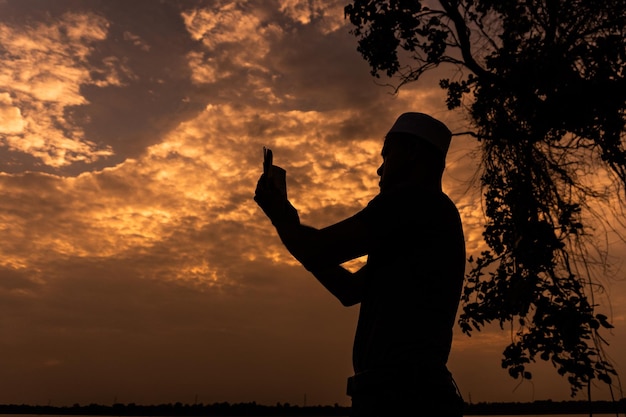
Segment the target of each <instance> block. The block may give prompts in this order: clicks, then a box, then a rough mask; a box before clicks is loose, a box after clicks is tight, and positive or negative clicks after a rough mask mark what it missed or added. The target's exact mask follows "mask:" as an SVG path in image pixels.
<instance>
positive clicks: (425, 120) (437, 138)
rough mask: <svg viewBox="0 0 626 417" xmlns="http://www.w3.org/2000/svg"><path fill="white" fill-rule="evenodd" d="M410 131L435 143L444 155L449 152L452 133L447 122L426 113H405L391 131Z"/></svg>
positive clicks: (409, 132)
mask: <svg viewBox="0 0 626 417" xmlns="http://www.w3.org/2000/svg"><path fill="white" fill-rule="evenodd" d="M393 132H397V133H408V134H411V135H414V136H417V137H419V138H421V139H424V140H426V141H427V142H430V143H431V144H433V145H434V146H435V147H436V148H437V149H439V150H440V151H441V152H442V153H443V155H444V156H446V154H447V153H448V148H449V147H450V140H451V139H452V133H451V132H450V130H449V129H448V128H447V127H446V125H445V124H443V123H442V122H440V121H439V120H437V119H435V118H433V117H431V116H429V115H427V114H424V113H415V112H409V113H403V114H401V115H400V117H398V119H397V120H396V122H395V123H394V124H393V126H391V129H390V130H389V133H393Z"/></svg>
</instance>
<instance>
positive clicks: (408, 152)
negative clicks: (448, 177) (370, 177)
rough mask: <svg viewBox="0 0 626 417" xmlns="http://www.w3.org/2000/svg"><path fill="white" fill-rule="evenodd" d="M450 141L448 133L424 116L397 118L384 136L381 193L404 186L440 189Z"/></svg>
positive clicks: (438, 122)
mask: <svg viewBox="0 0 626 417" xmlns="http://www.w3.org/2000/svg"><path fill="white" fill-rule="evenodd" d="M451 138H452V135H451V133H450V130H448V128H447V127H446V126H445V125H444V124H443V123H441V122H440V121H438V120H436V119H434V118H433V117H431V116H429V115H427V114H424V113H404V114H402V115H400V117H398V119H397V120H396V122H395V123H394V124H393V126H392V127H391V129H390V130H389V132H388V133H387V135H386V136H385V144H384V146H383V150H382V156H383V164H382V165H381V166H380V168H379V169H378V175H380V177H381V180H380V186H381V190H382V189H385V188H390V187H394V186H397V185H400V184H403V183H416V184H420V185H421V186H433V187H441V176H442V174H443V170H444V167H445V158H446V153H447V151H448V148H449V146H450V140H451Z"/></svg>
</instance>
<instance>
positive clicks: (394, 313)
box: [254, 113, 465, 417]
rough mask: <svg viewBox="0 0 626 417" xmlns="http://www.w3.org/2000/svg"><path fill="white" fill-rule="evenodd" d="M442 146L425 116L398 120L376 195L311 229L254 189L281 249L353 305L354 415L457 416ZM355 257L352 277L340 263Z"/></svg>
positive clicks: (452, 267) (454, 250) (451, 227)
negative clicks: (358, 262) (360, 261)
mask: <svg viewBox="0 0 626 417" xmlns="http://www.w3.org/2000/svg"><path fill="white" fill-rule="evenodd" d="M450 139H451V133H450V131H449V130H448V128H447V127H446V126H445V125H444V124H443V123H441V122H440V121H438V120H436V119H434V118H432V117H431V116H428V115H426V114H423V113H404V114H402V115H401V116H400V117H399V118H398V119H397V120H396V122H395V123H394V124H393V126H392V127H391V129H390V130H389V133H387V135H386V137H385V141H384V145H383V148H382V152H381V155H382V158H383V163H382V165H381V166H380V167H379V168H378V171H377V173H378V175H379V176H380V183H379V185H380V193H379V194H378V195H377V196H376V197H374V198H373V199H372V200H371V201H370V202H369V204H368V205H367V206H366V207H365V208H364V209H363V210H361V211H360V212H358V213H356V214H355V215H353V216H352V217H349V218H347V219H345V220H343V221H340V222H339V223H336V224H334V225H331V226H328V227H325V228H323V229H319V230H318V229H315V228H312V227H309V226H305V225H303V224H301V223H300V220H299V216H298V212H297V211H296V209H295V208H294V207H293V206H292V205H291V203H290V202H289V201H288V200H287V198H286V195H285V193H284V190H283V191H280V190H279V189H278V188H279V187H276V186H275V185H274V183H273V182H271V181H268V178H267V177H268V175H266V174H263V175H262V176H261V178H260V179H259V182H258V184H257V189H256V194H255V197H254V199H255V201H256V202H257V204H258V205H259V206H260V207H261V208H262V209H263V211H264V212H265V214H266V215H267V216H268V217H269V218H270V220H271V221H272V223H273V224H274V226H275V227H276V230H277V232H278V235H279V236H280V238H281V240H282V242H283V243H284V245H285V246H286V248H287V249H288V250H289V252H291V254H292V255H293V256H294V257H295V258H296V259H297V260H298V261H300V262H301V263H302V265H304V267H305V268H306V269H307V270H308V271H310V272H311V273H312V274H313V275H314V276H315V277H316V278H317V279H318V281H319V282H320V283H321V284H322V285H323V286H324V287H326V289H328V291H330V292H331V293H332V294H333V295H334V296H335V297H337V298H338V299H339V300H340V301H341V303H342V304H343V305H345V306H351V305H354V304H357V303H360V304H361V306H360V312H359V320H358V325H357V329H356V335H355V339H354V347H353V366H354V372H355V374H354V376H352V377H350V378H348V395H350V396H351V397H352V416H354V417H356V416H359V417H360V416H380V417H390V416H401V415H407V416H409V415H410V416H422V415H423V416H461V415H462V403H463V401H462V399H461V397H460V395H459V393H458V390H457V388H456V384H455V383H454V380H453V379H452V375H451V374H450V372H449V371H448V369H447V366H446V364H447V361H448V354H449V353H450V347H451V344H452V328H453V326H454V322H455V317H456V312H457V307H458V303H459V299H460V293H461V288H462V285H463V276H464V270H465V241H464V237H463V229H462V225H461V219H460V216H459V213H458V210H457V209H456V207H455V205H454V203H453V202H452V201H451V200H450V199H449V198H448V197H447V196H446V195H445V194H444V193H443V191H442V188H441V178H442V175H443V171H444V168H445V157H446V153H447V151H448V147H449V145H450ZM273 168H274V169H276V170H278V171H280V168H278V167H273ZM269 172H270V173H271V172H272V171H271V169H270V170H269ZM283 172H284V171H283ZM270 175H271V174H270ZM363 255H367V263H366V264H365V265H364V266H363V267H362V268H361V269H359V270H358V271H356V272H350V271H349V270H347V269H345V268H343V267H342V266H341V264H342V263H344V262H346V261H348V260H350V259H355V258H358V257H360V256H363Z"/></svg>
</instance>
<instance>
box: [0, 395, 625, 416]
mask: <svg viewBox="0 0 626 417" xmlns="http://www.w3.org/2000/svg"><path fill="white" fill-rule="evenodd" d="M349 413H350V407H343V406H340V405H338V404H335V405H332V406H331V405H315V406H298V405H291V404H289V403H284V404H281V403H277V404H276V405H261V404H257V403H256V402H249V403H233V404H230V403H228V402H222V403H214V404H183V403H180V402H177V403H174V404H171V403H170V404H159V405H138V404H134V403H130V404H113V405H99V404H89V405H80V404H74V405H73V406H71V407H54V406H50V405H24V404H21V405H16V404H5V405H2V404H0V414H48V415H97V416H347V415H349ZM590 413H593V414H615V415H617V414H618V413H621V414H624V413H626V399H621V400H619V401H592V402H590V401H551V400H545V401H534V402H529V403H517V402H508V403H476V404H466V406H465V412H464V414H465V415H467V416H471V415H476V416H477V415H497V414H500V415H516V414H523V415H533V414H582V415H584V414H586V415H589V414H590Z"/></svg>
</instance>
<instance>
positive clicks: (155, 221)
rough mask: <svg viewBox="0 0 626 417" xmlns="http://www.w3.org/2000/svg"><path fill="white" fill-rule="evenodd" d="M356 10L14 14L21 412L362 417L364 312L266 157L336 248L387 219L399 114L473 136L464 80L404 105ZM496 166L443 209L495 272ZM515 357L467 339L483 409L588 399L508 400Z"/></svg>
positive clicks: (623, 345) (8, 320) (620, 315)
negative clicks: (352, 224)
mask: <svg viewBox="0 0 626 417" xmlns="http://www.w3.org/2000/svg"><path fill="white" fill-rule="evenodd" d="M345 4H346V0H341V1H335V0H330V1H327V0H325V1H322V0H312V1H311V0H269V1H268V0H251V1H246V0H240V1H228V0H224V1H200V0H197V1H196V0H186V1H183V0H180V1H174V0H160V1H159V0H132V1H129V0H47V1H46V0H0V57H1V65H0V230H1V232H2V235H1V237H2V238H1V239H0V251H1V252H0V253H2V258H0V404H22V403H25V404H48V403H49V404H52V405H72V404H74V403H80V404H89V403H99V404H111V403H113V402H115V401H117V402H121V403H131V402H134V403H137V404H161V403H169V402H177V401H180V402H183V403H193V402H195V401H197V402H202V403H205V404H208V403H213V402H222V401H228V402H247V401H256V402H257V403H261V404H269V405H272V404H275V403H276V402H281V403H284V402H289V403H291V404H298V405H302V404H303V402H304V398H305V396H306V402H307V404H308V405H315V404H335V403H338V404H340V405H349V403H350V401H349V397H347V396H346V394H345V385H346V378H347V377H348V376H350V375H351V373H352V369H351V349H352V339H353V336H354V329H355V326H356V318H357V314H358V306H354V307H350V308H345V307H342V306H341V304H340V303H339V301H337V300H336V299H334V298H333V297H332V296H331V295H330V294H329V293H327V292H326V291H325V290H324V289H323V288H322V287H321V285H319V284H318V283H317V282H316V281H315V279H314V278H313V277H312V275H310V274H309V273H308V272H307V271H305V270H304V268H302V267H301V266H300V265H299V264H298V263H297V262H295V261H294V260H293V258H292V257H291V256H290V255H289V253H288V252H287V251H286V250H285V249H284V248H283V246H282V245H281V243H280V241H279V239H278V238H277V236H276V234H275V232H274V229H273V227H272V226H271V224H270V222H269V221H268V220H267V219H266V218H265V216H264V215H263V213H262V211H261V210H260V209H259V208H258V207H257V206H256V204H255V203H254V201H253V200H252V196H253V194H254V188H255V185H256V181H257V179H258V177H259V175H260V172H261V163H262V147H263V146H269V147H271V148H272V149H273V151H274V162H275V164H276V165H280V166H282V167H283V168H285V169H286V170H287V182H288V188H289V191H288V192H289V196H290V199H291V201H292V203H293V204H294V205H295V206H296V207H297V208H298V209H299V212H300V218H301V219H302V221H303V222H304V223H307V224H310V225H312V226H316V227H323V226H325V225H328V224H331V223H333V222H335V221H338V220H340V219H342V218H344V217H346V216H349V215H351V214H353V213H355V212H357V211H358V210H360V209H361V208H363V207H364V206H365V205H366V204H367V202H368V201H369V200H370V199H371V198H372V197H373V196H375V195H376V193H377V192H378V177H377V175H376V169H377V168H378V166H379V165H380V162H381V158H380V148H381V145H382V138H383V136H384V135H385V133H386V132H387V130H388V129H389V127H390V126H391V124H392V123H393V122H394V120H395V118H396V117H397V116H398V115H399V114H400V113H402V112H405V111H420V112H426V113H430V114H432V115H433V116H435V117H437V118H439V119H441V120H443V121H444V122H446V123H447V124H448V126H449V127H450V128H451V130H452V131H453V132H463V131H466V130H467V129H468V124H467V122H466V117H465V115H464V114H463V113H462V112H461V111H453V112H451V111H448V110H447V109H446V107H445V103H444V95H443V91H442V90H441V89H440V88H439V87H438V80H439V78H442V77H444V76H447V75H448V74H447V73H444V72H439V73H437V74H434V73H433V74H429V75H428V76H427V77H425V78H424V79H423V80H420V81H419V82H418V83H414V84H410V85H407V86H405V87H404V88H403V89H401V90H400V92H399V94H397V95H394V94H392V92H393V89H391V88H390V87H388V86H386V85H385V84H386V83H387V82H388V81H389V80H384V79H379V80H376V79H374V78H373V77H372V76H371V75H370V73H369V68H368V66H367V64H366V62H365V61H364V60H363V59H362V57H361V56H360V55H359V53H358V52H357V51H356V46H357V45H356V38H355V37H354V36H353V35H351V34H350V33H349V30H350V26H349V22H347V21H346V20H345V19H344V15H343V7H344V6H345ZM443 70H445V69H443ZM443 70H442V71H443ZM479 164H480V153H479V148H478V147H477V143H476V142H475V140H474V139H473V138H472V137H470V136H464V135H459V136H455V137H454V139H453V142H452V145H451V148H450V152H449V154H448V160H447V171H446V174H445V177H444V190H445V191H446V192H447V193H448V194H449V195H450V197H451V198H452V199H453V201H455V203H456V204H457V206H458V207H459V210H460V212H461V214H462V218H463V221H464V228H465V234H466V240H467V250H468V255H469V254H477V253H478V252H479V251H480V250H482V249H484V248H485V246H484V243H483V241H482V239H481V233H482V230H483V229H482V228H483V225H484V222H485V219H484V216H483V207H482V205H481V198H480V189H479V184H478V177H477V174H478V173H479V169H480V166H479ZM598 231H599V230H598ZM622 232H624V231H623V230H622ZM601 238H602V239H601V243H602V244H603V245H607V246H608V247H609V248H610V249H611V257H610V258H609V259H608V261H609V264H608V266H607V271H606V274H605V276H604V277H603V280H602V284H604V286H605V287H606V289H607V292H606V293H604V294H602V293H598V294H596V299H595V301H596V302H598V303H599V304H601V306H600V307H599V308H598V312H603V313H604V314H606V315H608V316H609V317H610V319H611V321H612V323H613V324H614V325H615V329H613V330H612V331H610V332H609V331H605V333H604V335H605V336H606V339H607V341H608V342H609V343H610V346H608V348H607V353H608V354H609V355H610V356H611V358H612V359H613V360H614V361H615V364H616V366H617V369H618V370H619V371H620V372H626V281H625V280H624V278H623V277H624V272H625V271H626V265H624V262H623V260H624V259H626V248H625V247H624V244H623V243H621V242H620V240H619V239H618V238H617V237H615V236H608V238H607V239H606V240H604V235H601ZM424 297H428V294H416V303H419V302H420V299H421V298H424ZM424 320H428V318H427V317H425V318H424ZM416 331H419V329H416ZM510 339H511V333H510V329H508V328H505V329H504V330H500V329H499V327H497V326H490V327H489V328H488V329H485V330H483V331H482V332H477V333H475V334H474V335H473V336H472V337H467V336H466V335H463V334H462V333H461V332H460V330H459V329H458V328H457V329H456V330H455V338H454V343H453V347H452V354H451V357H450V362H449V368H450V370H451V371H452V372H453V374H454V376H455V379H456V381H457V383H458V385H459V386H460V389H461V391H462V394H463V396H464V397H465V400H466V401H467V400H471V401H473V402H479V401H532V400H540V399H548V398H550V399H553V400H568V399H570V397H569V385H568V384H567V381H566V380H565V379H563V378H561V377H559V376H558V375H557V374H556V371H555V370H554V369H553V368H552V366H551V365H550V364H546V363H543V362H542V363H537V364H536V365H534V366H533V367H531V370H532V371H533V372H534V378H533V380H531V381H525V382H523V383H521V384H520V381H519V380H514V379H512V378H511V377H509V376H508V373H507V372H506V370H504V369H502V368H501V366H500V360H501V357H502V350H503V349H504V347H505V346H506V345H507V344H508V342H509V341H510ZM592 393H593V395H594V398H595V399H608V398H610V394H609V391H608V390H607V389H606V388H603V386H601V385H600V386H598V387H597V388H594V389H593V391H592ZM615 394H616V396H618V397H619V392H615ZM585 398H586V396H585V394H584V393H581V394H580V396H579V397H577V399H585Z"/></svg>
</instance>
